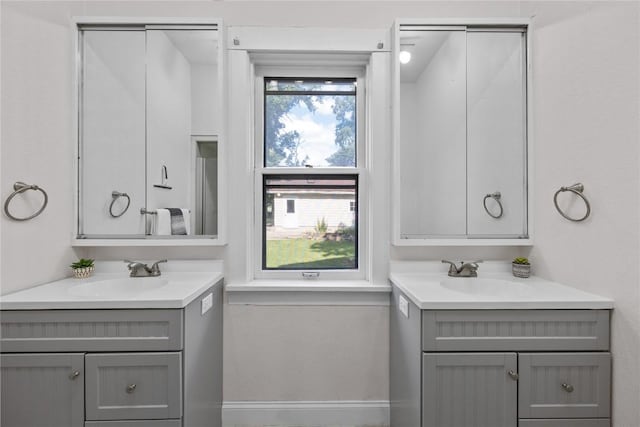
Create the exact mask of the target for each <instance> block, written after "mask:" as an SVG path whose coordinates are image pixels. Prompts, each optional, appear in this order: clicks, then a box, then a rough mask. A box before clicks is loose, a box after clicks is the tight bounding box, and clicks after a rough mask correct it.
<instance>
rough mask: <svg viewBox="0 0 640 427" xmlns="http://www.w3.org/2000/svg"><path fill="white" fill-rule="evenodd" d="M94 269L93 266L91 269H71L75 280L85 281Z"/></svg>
mask: <svg viewBox="0 0 640 427" xmlns="http://www.w3.org/2000/svg"><path fill="white" fill-rule="evenodd" d="M95 269H96V267H95V266H91V267H81V268H74V269H73V277H75V278H76V279H86V278H87V277H90V276H91V275H92V274H93V271H94V270H95Z"/></svg>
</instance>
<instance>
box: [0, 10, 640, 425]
mask: <svg viewBox="0 0 640 427" xmlns="http://www.w3.org/2000/svg"><path fill="white" fill-rule="evenodd" d="M291 5H292V3H290V2H282V3H279V2H268V1H257V2H245V1H242V2H223V1H217V2H177V1H176V2H171V1H167V2H152V1H144V2H127V3H123V2H118V3H115V4H114V3H112V2H93V1H91V2H85V1H78V2H68V3H66V2H55V3H54V2H43V3H37V2H28V3H26V2H25V3H22V2H2V3H1V5H0V12H1V14H2V16H1V24H2V28H1V36H2V37H1V39H2V41H1V43H2V44H1V49H2V58H1V59H2V70H1V71H2V87H1V90H2V100H1V102H2V131H1V132H2V134H1V136H2V146H1V153H0V157H1V164H0V167H1V170H0V177H1V182H2V185H1V187H0V195H1V196H2V200H4V198H6V197H7V196H8V195H9V193H10V191H11V185H12V184H13V182H14V181H17V180H24V181H26V182H29V183H31V182H33V183H36V184H40V185H42V186H44V187H45V188H46V190H47V191H48V192H49V196H50V203H49V207H48V208H47V210H46V211H45V213H44V214H43V215H41V216H40V217H38V218H37V219H35V220H33V221H29V222H26V223H14V222H11V221H9V220H7V219H6V218H5V217H4V216H2V218H1V219H0V227H1V228H0V233H1V235H0V241H1V261H2V262H1V264H0V278H1V285H0V286H1V288H0V291H1V292H2V293H7V292H10V291H14V290H18V289H23V288H27V287H30V286H34V285H37V284H39V283H44V282H47V281H50V280H54V279H58V278H61V277H65V276H68V274H69V271H68V268H67V266H68V264H69V263H70V262H71V261H72V260H73V258H74V257H76V256H92V257H97V258H100V259H122V258H125V257H133V258H163V257H169V258H174V259H175V258H223V257H225V256H229V259H227V260H226V261H227V266H228V267H231V268H230V273H231V275H232V277H234V276H235V279H238V278H239V277H240V276H241V275H242V274H244V271H246V269H245V268H244V267H245V266H243V265H242V264H241V262H240V264H237V263H238V262H239V260H238V256H237V255H238V254H242V253H245V250H246V248H245V246H244V245H245V244H246V240H245V239H244V232H243V231H242V230H241V229H240V228H238V224H244V222H243V221H244V218H242V215H244V213H243V212H244V211H245V206H244V205H243V204H244V203H245V200H240V201H237V200H230V201H229V205H230V207H231V208H233V209H234V210H233V211H232V212H234V215H235V214H236V213H238V212H240V216H241V217H240V218H238V219H237V220H238V221H239V222H234V221H235V220H232V221H230V223H229V227H228V234H229V236H230V239H229V246H228V248H226V249H212V248H174V249H167V248H153V249H151V248H105V249H79V250H75V251H74V250H73V249H72V248H71V247H70V243H69V242H70V239H71V236H72V230H73V224H72V222H73V194H72V192H71V191H70V189H71V188H72V186H73V173H72V170H73V159H72V156H71V153H72V152H73V147H72V141H73V138H72V135H73V129H72V125H71V124H72V120H71V93H72V91H71V77H70V76H71V51H70V49H71V42H70V25H69V18H70V17H71V16H96V15H104V16H115V15H123V16H127V15H128V16H131V15H140V16H213V17H221V18H223V19H224V20H225V24H227V25H283V26H284V25H296V26H297V25H309V26H334V27H351V28H355V27H368V28H388V27H389V26H390V25H391V23H392V21H393V18H394V17H419V16H423V17H500V16H510V17H514V16H516V17H517V16H523V17H530V16H533V31H534V33H533V58H532V59H533V64H534V67H533V70H532V71H533V78H534V91H533V94H532V96H533V108H534V110H533V114H534V118H533V123H531V125H532V126H533V131H534V135H535V144H536V145H535V150H534V158H533V161H534V165H535V171H536V173H535V177H536V178H535V181H534V183H533V184H534V186H533V187H534V207H535V208H534V215H535V217H534V224H533V225H534V227H535V230H534V232H535V233H536V241H535V245H536V246H535V248H534V249H533V250H532V251H531V253H530V255H531V258H532V260H533V262H534V270H535V273H537V274H539V275H541V276H543V277H546V278H550V279H554V280H558V281H561V282H565V283H567V284H570V285H573V286H576V287H579V288H583V289H585V290H591V291H594V292H597V293H600V294H603V295H607V296H611V297H613V298H614V299H615V300H616V307H617V309H616V311H615V314H614V317H613V338H612V350H613V357H614V376H613V378H614V400H613V416H614V426H615V427H635V426H636V425H637V421H638V419H640V410H639V407H640V405H638V396H639V395H640V372H639V370H638V369H639V368H638V365H637V358H638V354H639V353H640V338H639V336H640V314H639V313H638V310H637V307H638V304H639V303H640V292H639V291H640V288H639V281H640V269H639V267H638V262H637V261H638V259H640V240H639V236H638V234H639V228H640V220H639V219H638V217H639V215H638V213H639V212H638V197H639V196H640V183H639V176H638V169H639V168H638V166H639V162H638V160H639V159H638V140H639V139H640V131H639V129H638V122H639V118H640V117H639V106H638V99H639V98H640V96H639V95H640V94H639V86H638V75H639V74H640V70H639V67H638V61H639V59H638V55H639V49H640V34H639V33H638V19H639V16H638V8H639V5H638V3H635V2H594V3H589V2H518V1H513V2H483V1H477V2H475V1H474V2H436V1H433V2H431V1H429V2H426V1H425V2H419V1H407V2H393V1H375V2H373V1H372V2H340V3H339V7H340V13H336V11H335V7H334V6H335V5H337V3H333V4H332V7H327V4H326V3H325V2H316V1H308V2H304V3H298V4H297V5H296V7H291ZM354 16H357V17H358V19H354ZM379 173H387V172H386V171H384V170H381V171H379ZM576 181H582V182H583V183H584V184H585V185H586V194H587V195H588V197H590V199H591V201H592V204H593V208H594V210H593V214H592V217H591V218H590V219H589V220H588V221H586V222H584V223H581V224H572V223H569V222H567V221H565V220H563V219H562V218H560V216H559V215H558V214H557V213H556V212H555V210H554V208H553V204H552V202H551V199H552V197H553V192H555V190H556V189H557V188H558V187H559V186H562V185H570V184H573V183H574V182H576ZM385 191H388V190H387V189H385ZM247 214H248V213H247ZM230 216H232V215H230ZM373 228H374V229H375V230H377V231H378V232H380V233H385V232H386V230H388V224H373ZM235 236H237V237H235ZM390 250H391V258H392V259H440V258H449V257H450V258H458V259H464V258H476V257H479V258H485V259H505V258H511V257H513V256H515V255H520V254H524V255H529V252H528V251H527V250H524V249H520V250H518V249H511V248H423V249H412V248H391V249H390ZM225 254H226V255H225ZM231 256H233V258H231ZM234 266H235V267H234ZM381 271H384V270H381ZM386 319H387V314H386V308H381V307H366V308H359V309H352V308H342V307H301V308H286V309H285V308H281V307H270V308H264V307H254V306H227V307H226V312H225V322H226V323H227V327H226V331H225V332H226V335H225V361H226V365H225V391H226V396H225V399H226V400H229V399H256V400H277V399H284V398H286V399H294V398H295V399H299V400H314V399H329V398H330V397H331V398H332V399H336V400H339V399H355V400H366V399H384V398H385V397H386V396H387V394H386V393H387V384H388V378H386V377H385V375H387V374H386V365H385V363H386V360H384V357H385V356H383V355H384V354H386V353H387V352H388V344H387V342H388V332H387V330H386V329H385V327H384V326H383V324H384V322H386ZM383 320H384V321H383ZM372 325H380V327H379V328H376V329H377V334H376V335H375V336H374V335H373V333H372V330H373V329H374V328H372ZM319 336H320V337H324V339H323V340H319V341H316V342H314V341H313V340H312V338H311V337H316V338H318V337H319ZM328 337H336V339H335V340H334V339H331V340H330V339H329V338H328ZM351 341H353V342H352V343H350V342H351ZM250 342H259V343H260V344H261V348H258V347H251V346H249V345H248V343H250ZM319 343H322V345H320V344H319ZM292 352H293V353H292ZM296 352H297V353H296ZM291 354H297V355H298V356H299V358H298V357H296V358H291V360H292V363H291V364H284V363H281V362H279V361H280V360H283V359H284V360H287V358H290V357H291ZM337 354H340V355H341V356H340V358H337V359H336V358H335V355H337ZM375 354H377V356H374V355H375ZM361 355H366V356H365V357H366V358H365V359H361V358H360V356H361ZM260 356H262V357H261V358H260ZM305 360H307V361H308V362H309V364H308V365H305ZM257 361H260V364H261V365H263V366H269V367H270V368H271V369H269V370H262V371H260V370H257V369H256V367H255V364H256V362H257ZM291 368H294V369H295V370H296V372H297V373H298V374H299V376H298V377H296V378H291V376H290V371H291ZM335 369H342V370H343V371H346V372H347V373H348V375H344V376H343V377H342V378H337V379H336V378H331V377H330V375H333V373H336V371H335ZM246 372H251V373H252V377H249V376H248V375H246V374H245V373H246ZM338 372H342V371H338ZM319 373H323V375H324V377H320V376H319ZM274 378H277V379H278V381H277V382H273V381H271V380H273V379H274ZM370 378H371V380H369V379H370ZM305 383H309V384H315V385H317V386H318V387H317V388H316V389H313V390H311V389H309V388H307V387H306V386H304V384H305ZM300 384H302V386H300ZM274 385H277V386H274ZM297 387H301V388H299V389H298V388H297ZM343 390H344V392H343Z"/></svg>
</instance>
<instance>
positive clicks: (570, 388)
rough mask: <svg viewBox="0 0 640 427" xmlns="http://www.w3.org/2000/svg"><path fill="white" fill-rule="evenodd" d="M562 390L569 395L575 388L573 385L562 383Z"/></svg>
mask: <svg viewBox="0 0 640 427" xmlns="http://www.w3.org/2000/svg"><path fill="white" fill-rule="evenodd" d="M562 389H563V390H564V391H566V392H567V393H571V392H572V391H573V386H572V385H571V384H567V383H562Z"/></svg>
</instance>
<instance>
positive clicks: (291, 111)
mask: <svg viewBox="0 0 640 427" xmlns="http://www.w3.org/2000/svg"><path fill="white" fill-rule="evenodd" d="M328 82H330V83H328ZM264 148H265V150H264V151H265V156H264V157H265V159H264V162H265V166H266V167H287V166H291V167H299V166H307V165H310V166H315V167H319V166H320V167H326V166H341V167H355V166H356V81H355V79H348V80H345V79H341V80H336V81H333V80H332V81H325V80H294V79H270V78H265V108H264Z"/></svg>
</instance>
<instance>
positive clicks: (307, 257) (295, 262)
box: [267, 239, 356, 269]
mask: <svg viewBox="0 0 640 427" xmlns="http://www.w3.org/2000/svg"><path fill="white" fill-rule="evenodd" d="M355 253H356V247H355V242H349V241H341V242H335V241H329V240H312V239H283V240H268V241H267V268H291V269H300V268H309V269H314V268H355V266H356V261H355V260H356V257H355Z"/></svg>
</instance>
